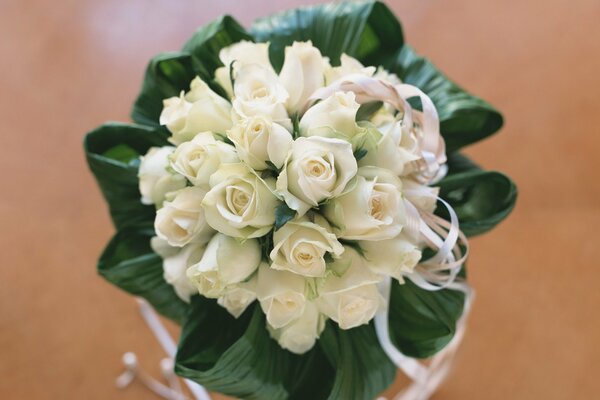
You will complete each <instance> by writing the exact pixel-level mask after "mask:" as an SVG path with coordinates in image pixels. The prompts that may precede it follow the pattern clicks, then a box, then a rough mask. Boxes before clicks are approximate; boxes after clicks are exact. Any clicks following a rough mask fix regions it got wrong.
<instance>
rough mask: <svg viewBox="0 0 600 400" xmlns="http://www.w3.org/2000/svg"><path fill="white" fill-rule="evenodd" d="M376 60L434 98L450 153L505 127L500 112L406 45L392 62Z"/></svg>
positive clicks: (404, 80) (405, 81)
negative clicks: (451, 79)
mask: <svg viewBox="0 0 600 400" xmlns="http://www.w3.org/2000/svg"><path fill="white" fill-rule="evenodd" d="M376 61H380V62H381V63H382V65H383V66H384V67H385V68H387V69H388V70H390V71H391V72H394V73H396V74H397V75H398V77H400V79H401V80H402V81H403V82H404V83H408V84H411V85H414V86H416V87H418V88H419V89H421V90H422V91H423V92H425V93H426V94H427V95H428V96H429V97H430V98H431V100H432V101H433V103H434V104H435V106H436V108H437V111H438V114H439V118H440V130H441V132H442V135H443V136H444V139H445V140H446V147H447V152H448V153H451V152H453V151H455V150H457V149H459V148H461V147H463V146H466V145H468V144H471V143H474V142H476V141H478V140H481V139H483V138H485V137H487V136H489V135H491V134H493V133H494V132H496V131H497V130H498V129H500V128H501V127H502V123H503V120H502V115H501V114H500V113H499V112H498V111H497V110H496V109H494V108H493V107H492V106H491V105H489V104H488V103H486V102H485V101H483V100H482V99H480V98H478V97H475V96H473V95H471V94H469V93H467V92H466V91H465V90H463V89H462V88H460V87H459V86H457V85H456V84H455V83H453V82H452V81H450V80H449V79H448V78H447V77H446V76H445V75H444V74H443V73H442V72H440V70H438V69H437V68H436V67H435V66H434V65H433V64H432V63H431V62H430V61H428V60H427V59H425V58H423V57H420V56H419V55H417V54H416V53H415V52H414V50H413V49H412V48H411V47H410V46H407V45H405V46H403V47H402V49H401V50H400V51H398V52H397V54H396V55H395V56H394V57H393V58H391V59H388V60H384V59H380V60H376Z"/></svg>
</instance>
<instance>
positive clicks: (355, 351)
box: [319, 321, 396, 400]
mask: <svg viewBox="0 0 600 400" xmlns="http://www.w3.org/2000/svg"><path fill="white" fill-rule="evenodd" d="M319 345H320V347H321V348H322V349H323V351H324V352H325V354H326V355H327V358H328V359H329V360H330V362H331V363H332V364H333V366H334V367H335V370H336V374H335V380H334V382H333V389H332V391H331V393H330V394H329V397H328V399H330V400H336V399H344V400H363V399H365V400H366V399H373V398H375V396H377V395H378V394H380V393H381V392H382V391H384V390H385V389H386V388H387V387H388V386H389V385H390V384H391V383H392V382H393V381H394V377H395V375H396V366H395V365H394V364H392V362H391V361H390V360H389V358H388V356H387V355H386V354H385V353H384V352H383V349H382V348H381V345H380V344H379V341H378V340H377V335H376V334H375V329H374V327H373V324H372V323H371V324H369V325H363V326H359V327H356V328H353V329H349V330H343V329H340V328H339V327H338V326H337V325H336V324H335V323H333V322H331V321H328V322H327V326H326V327H325V330H324V331H323V333H322V334H321V338H320V339H319Z"/></svg>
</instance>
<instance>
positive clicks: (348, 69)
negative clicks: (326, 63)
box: [325, 54, 376, 85]
mask: <svg viewBox="0 0 600 400" xmlns="http://www.w3.org/2000/svg"><path fill="white" fill-rule="evenodd" d="M375 69H376V68H375V67H365V66H364V65H362V64H361V63H360V61H358V60H357V59H356V58H353V57H350V56H349V55H347V54H342V56H341V57H340V65H339V66H338V67H331V66H330V67H329V68H326V69H325V84H326V85H330V84H331V83H333V82H335V81H337V80H338V79H340V78H343V77H344V76H347V75H351V74H361V75H366V76H373V74H374V73H375Z"/></svg>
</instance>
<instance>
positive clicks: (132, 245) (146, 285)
mask: <svg viewBox="0 0 600 400" xmlns="http://www.w3.org/2000/svg"><path fill="white" fill-rule="evenodd" d="M152 236H154V231H153V230H152V229H134V228H125V229H123V230H121V231H119V232H118V233H117V234H116V235H115V236H114V237H113V239H112V240H111V241H110V242H109V243H108V246H107V247H106V249H105V250H104V252H103V253H102V255H101V256H100V260H99V261H98V273H99V274H100V275H102V276H103V277H104V278H105V279H106V280H108V281H109V282H111V283H112V284H114V285H116V286H118V287H120V288H121V289H123V290H125V291H126V292H129V293H131V294H133V295H135V296H140V297H143V298H145V299H146V300H148V302H149V303H150V304H152V306H153V307H154V308H155V309H156V310H157V311H158V312H159V313H161V314H162V315H164V316H166V317H168V318H170V319H172V320H174V321H176V322H178V323H181V322H182V321H183V318H184V317H185V315H186V313H187V309H188V307H189V306H188V305H187V304H186V303H185V302H183V301H182V300H181V299H180V298H179V297H177V295H176V294H175V291H174V290H173V287H172V286H171V285H169V284H168V283H167V282H166V281H165V280H164V278H163V268H162V258H160V256H159V255H157V254H155V253H154V252H152V249H151V248H150V238H151V237H152Z"/></svg>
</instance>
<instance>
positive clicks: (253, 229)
mask: <svg viewBox="0 0 600 400" xmlns="http://www.w3.org/2000/svg"><path fill="white" fill-rule="evenodd" d="M209 185H210V187H211V189H210V191H209V192H208V193H207V194H206V197H204V200H203V201H202V207H203V208H204V212H205V214H206V221H207V222H208V224H209V225H210V226H212V227H213V228H214V229H216V230H217V231H219V232H221V233H224V234H226V235H229V236H233V237H237V238H255V237H260V236H264V235H266V234H267V233H268V232H269V231H270V230H271V228H272V227H273V224H274V223H275V208H277V205H278V204H279V200H278V199H277V197H275V195H274V194H273V192H272V191H273V190H274V186H275V180H274V179H273V178H266V179H264V180H263V179H262V178H260V177H259V176H258V175H256V173H254V172H253V171H252V170H251V169H249V168H248V166H246V165H244V164H241V163H238V164H223V165H221V167H220V168H219V169H218V170H217V171H216V172H215V173H214V174H213V175H212V176H211V177H210V182H209Z"/></svg>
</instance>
